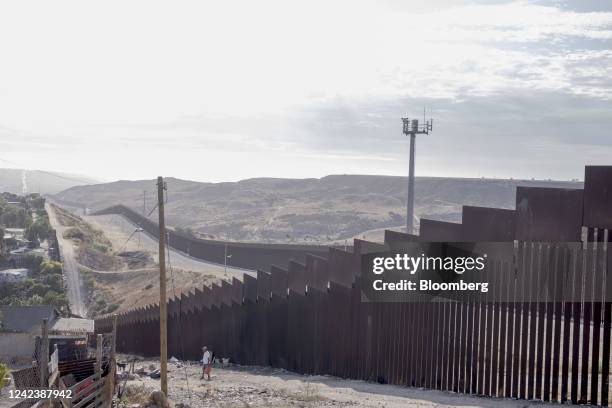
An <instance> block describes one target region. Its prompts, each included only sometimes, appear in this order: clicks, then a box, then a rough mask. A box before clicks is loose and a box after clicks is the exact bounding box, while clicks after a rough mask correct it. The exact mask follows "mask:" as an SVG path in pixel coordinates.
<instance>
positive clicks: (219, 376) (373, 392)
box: [127, 360, 541, 408]
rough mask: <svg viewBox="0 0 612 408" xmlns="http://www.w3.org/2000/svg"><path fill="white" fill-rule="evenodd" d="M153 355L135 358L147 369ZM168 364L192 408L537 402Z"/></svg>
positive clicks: (509, 407) (152, 385) (511, 406)
mask: <svg viewBox="0 0 612 408" xmlns="http://www.w3.org/2000/svg"><path fill="white" fill-rule="evenodd" d="M151 364H153V365H155V366H156V367H159V365H158V361H157V360H146V361H143V362H141V363H137V364H136V367H144V368H145V369H147V370H148V369H149V366H150V365H151ZM192 364H193V365H186V366H184V367H180V366H177V365H175V364H169V373H168V384H169V390H168V393H169V396H170V399H171V400H172V401H173V402H175V403H183V404H187V405H188V406H190V407H192V408H196V407H219V408H221V407H223V408H229V407H251V408H255V407H257V408H263V407H377V408H380V407H388V408H403V407H423V408H429V407H455V408H461V407H466V408H467V407H490V408H519V407H520V408H526V407H531V406H533V407H537V406H541V404H536V403H530V402H529V401H517V400H510V399H501V398H500V399H497V398H478V397H470V396H465V395H461V394H454V393H450V392H441V391H432V390H422V389H417V388H407V387H400V386H395V385H384V384H376V383H368V382H364V381H357V380H344V379H341V378H337V377H329V376H307V375H299V374H295V373H291V372H288V371H285V370H282V369H274V368H267V367H242V366H231V367H227V368H213V373H212V374H213V375H212V380H211V381H205V380H200V371H201V368H200V366H199V365H197V363H195V362H194V363H192ZM127 384H128V385H129V386H130V387H134V388H135V389H138V388H142V387H145V388H146V389H149V390H154V389H159V380H157V379H151V378H148V377H146V376H142V377H141V376H136V378H135V379H133V380H129V381H128V382H127Z"/></svg>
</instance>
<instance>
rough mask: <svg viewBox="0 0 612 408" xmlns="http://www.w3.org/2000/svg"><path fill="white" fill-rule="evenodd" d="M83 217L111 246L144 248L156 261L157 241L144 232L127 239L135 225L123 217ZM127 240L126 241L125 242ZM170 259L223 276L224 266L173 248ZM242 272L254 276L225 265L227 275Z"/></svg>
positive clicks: (187, 267)
mask: <svg viewBox="0 0 612 408" xmlns="http://www.w3.org/2000/svg"><path fill="white" fill-rule="evenodd" d="M83 219H84V220H85V221H87V222H88V223H90V224H91V225H93V226H95V227H96V228H98V229H100V230H102V231H104V235H105V236H106V237H107V238H108V239H109V240H110V241H111V242H112V243H113V248H115V249H117V250H119V249H123V250H125V251H136V250H144V251H148V252H150V253H151V255H152V256H153V258H154V260H155V262H157V256H158V255H157V253H158V246H159V244H158V241H157V240H156V239H154V238H153V237H151V236H150V235H148V234H147V233H145V232H137V233H136V234H135V235H134V236H133V237H132V238H131V239H130V240H129V241H128V238H129V237H130V235H132V233H133V232H134V230H135V228H136V225H134V224H132V223H131V222H130V221H128V220H127V219H126V218H125V217H122V216H120V215H96V216H92V215H88V216H84V217H83ZM126 241H127V243H126ZM170 261H171V263H172V265H173V266H174V267H176V268H179V269H182V270H185V271H194V272H202V273H205V274H208V275H213V276H216V277H219V278H222V277H224V276H225V268H224V266H223V265H219V264H216V263H212V262H205V261H202V260H200V259H196V258H192V257H190V256H188V255H186V254H183V253H182V252H179V251H176V250H174V249H171V250H170ZM244 273H247V274H250V275H252V276H255V273H254V272H250V271H246V270H243V269H238V268H232V267H229V266H228V267H227V276H228V277H230V278H231V277H236V278H239V279H242V275H243V274H244Z"/></svg>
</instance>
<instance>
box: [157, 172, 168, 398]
mask: <svg viewBox="0 0 612 408" xmlns="http://www.w3.org/2000/svg"><path fill="white" fill-rule="evenodd" d="M164 190H165V185H164V179H163V178H162V177H161V176H160V177H158V178H157V207H158V208H159V239H158V241H159V347H160V350H159V358H160V374H161V391H162V392H163V393H164V395H165V396H166V397H167V396H168V322H167V318H168V315H167V311H166V225H165V222H164Z"/></svg>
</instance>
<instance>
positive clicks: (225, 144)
mask: <svg viewBox="0 0 612 408" xmlns="http://www.w3.org/2000/svg"><path fill="white" fill-rule="evenodd" d="M33 10H36V12H33ZM0 52H1V53H2V55H3V63H2V64H1V65H0V165H1V166H6V167H8V166H10V167H20V168H27V169H42V170H44V171H52V172H63V173H73V174H79V175H82V176H85V177H91V178H94V179H97V180H100V181H113V180H119V179H125V180H138V179H148V178H153V177H156V176H157V175H165V176H173V177H177V178H182V179H188V180H196V181H210V182H219V181H237V180H241V179H247V178H257V177H281V178H285V177H286V178H313V177H314V178H319V177H322V176H325V175H329V174H371V175H392V176H405V175H406V173H407V158H408V140H407V139H406V137H405V136H403V135H402V133H401V120H400V118H401V117H402V116H410V117H418V118H421V117H422V116H423V108H426V109H427V117H430V116H431V117H433V118H434V129H433V133H432V134H431V135H429V136H422V137H418V139H417V148H416V149H417V150H416V152H417V162H416V170H417V176H433V177H436V176H438V177H449V176H452V177H469V178H480V177H486V178H502V179H507V178H514V179H526V180H529V179H532V178H535V179H542V180H547V179H553V180H571V179H582V178H583V168H584V165H588V164H612V160H611V159H610V158H611V157H612V138H611V137H610V136H611V135H610V133H609V132H610V130H609V129H612V113H611V112H612V109H611V107H612V3H610V2H609V1H597V0H573V1H557V0H517V1H504V0H478V1H469V0H461V1H460V0H456V1H450V0H440V1H437V2H431V1H411V2H405V1H400V0H385V1H365V0H364V1H348V0H346V1H345V0H342V1H334V2H325V1H312V2H302V3H292V4H288V3H287V2H283V1H280V0H278V1H276V0H270V1H267V0H266V1H262V2H257V3H253V2H247V1H239V0H232V1H228V2H222V3H216V4H209V3H206V4H205V3H201V2H197V1H187V2H181V3H179V4H172V6H171V7H168V6H167V5H166V3H163V2H158V1H146V2H144V1H135V2H129V3H125V2H113V1H110V2H105V3H104V4H93V3H83V2H78V1H58V2H53V3H48V2H43V1H39V2H37V3H36V5H35V7H32V5H31V4H30V3H28V4H26V3H22V2H14V3H4V4H2V5H0Z"/></svg>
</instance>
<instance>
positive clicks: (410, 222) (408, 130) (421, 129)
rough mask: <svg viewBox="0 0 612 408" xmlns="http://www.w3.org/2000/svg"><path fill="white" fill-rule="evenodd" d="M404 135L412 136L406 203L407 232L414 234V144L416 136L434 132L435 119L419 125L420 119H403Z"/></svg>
mask: <svg viewBox="0 0 612 408" xmlns="http://www.w3.org/2000/svg"><path fill="white" fill-rule="evenodd" d="M402 123H403V124H404V126H403V133H404V135H406V136H410V167H409V170H408V200H407V203H406V217H407V218H406V232H407V233H408V234H414V147H415V146H414V144H415V139H416V135H428V134H429V132H431V131H432V130H433V119H430V120H428V121H425V114H423V123H421V124H419V120H418V119H409V118H402Z"/></svg>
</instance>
